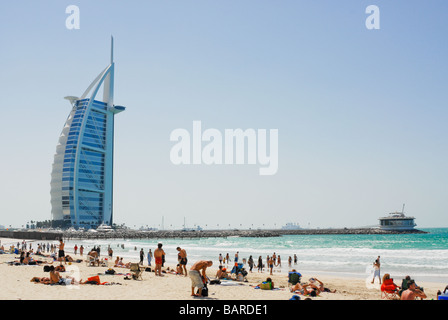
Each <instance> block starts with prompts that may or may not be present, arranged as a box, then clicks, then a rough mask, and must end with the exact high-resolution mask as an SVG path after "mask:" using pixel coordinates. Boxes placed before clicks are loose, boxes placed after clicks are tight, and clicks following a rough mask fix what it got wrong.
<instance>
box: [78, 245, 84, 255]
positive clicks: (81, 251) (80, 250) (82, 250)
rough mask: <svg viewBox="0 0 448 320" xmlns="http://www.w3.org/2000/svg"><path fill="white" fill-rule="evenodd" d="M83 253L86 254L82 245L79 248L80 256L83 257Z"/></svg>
mask: <svg viewBox="0 0 448 320" xmlns="http://www.w3.org/2000/svg"><path fill="white" fill-rule="evenodd" d="M83 252H84V247H83V246H82V245H81V246H80V247H79V254H80V255H81V257H82V254H83Z"/></svg>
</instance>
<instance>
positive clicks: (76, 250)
mask: <svg viewBox="0 0 448 320" xmlns="http://www.w3.org/2000/svg"><path fill="white" fill-rule="evenodd" d="M73 250H74V251H75V254H76V253H77V252H78V246H77V245H76V244H75V247H74V248H73ZM44 251H45V248H44Z"/></svg>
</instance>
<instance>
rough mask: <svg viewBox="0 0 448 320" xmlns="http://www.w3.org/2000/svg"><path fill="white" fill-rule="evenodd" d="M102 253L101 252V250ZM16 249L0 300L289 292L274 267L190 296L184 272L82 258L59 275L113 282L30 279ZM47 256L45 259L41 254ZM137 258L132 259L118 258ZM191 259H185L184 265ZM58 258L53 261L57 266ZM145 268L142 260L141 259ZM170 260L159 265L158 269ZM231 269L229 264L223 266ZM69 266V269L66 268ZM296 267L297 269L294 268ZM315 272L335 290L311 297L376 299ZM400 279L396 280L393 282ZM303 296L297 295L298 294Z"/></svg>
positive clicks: (353, 282) (278, 295)
mask: <svg viewBox="0 0 448 320" xmlns="http://www.w3.org/2000/svg"><path fill="white" fill-rule="evenodd" d="M1 240H2V243H3V244H4V245H5V249H8V248H9V245H6V244H7V243H17V242H21V240H14V239H1ZM67 254H69V255H70V256H72V257H73V258H74V259H85V253H84V257H81V256H79V255H76V256H75V255H74V254H72V253H70V252H68V253H67ZM33 257H34V258H35V259H37V260H44V259H45V258H43V257H40V256H33ZM102 257H103V258H104V257H105V256H104V254H103V255H102ZM17 258H18V255H17V254H0V277H1V279H0V300H95V299H101V300H128V299H131V300H142V299H143V300H198V299H203V300H206V299H208V300H210V299H213V300H288V299H290V298H291V297H292V296H293V294H294V293H291V292H290V290H289V287H288V282H287V280H288V275H287V273H285V272H283V273H281V272H274V274H273V275H272V276H270V275H269V273H268V272H263V273H258V272H257V271H256V270H255V272H253V273H249V274H248V275H247V280H248V282H237V281H228V284H229V285H210V284H209V285H208V289H209V296H208V297H207V298H195V297H191V280H190V278H189V277H185V276H181V275H175V274H170V273H166V274H164V276H163V277H156V276H155V274H154V272H143V274H142V278H143V280H125V279H124V278H125V275H116V274H115V275H106V274H104V272H105V271H106V270H107V269H108V268H107V267H92V266H87V264H86V263H85V262H81V263H72V264H71V265H68V264H67V265H66V268H67V272H61V275H62V276H63V277H66V276H67V275H69V274H70V273H71V274H72V275H74V276H75V277H76V278H78V279H82V281H85V280H87V279H88V278H89V277H92V276H96V275H98V274H100V276H99V277H100V281H101V282H108V283H114V284H110V285H90V284H81V285H76V284H75V285H68V286H63V285H53V286H50V285H44V284H39V283H33V282H30V280H31V279H32V278H33V277H48V276H49V273H48V272H44V271H43V266H42V265H36V266H29V265H17V266H12V265H9V264H8V263H7V262H9V261H17V260H18V259H17ZM47 260H48V261H51V259H47ZM124 262H125V263H126V262H138V261H124ZM193 263H194V261H189V262H188V265H187V270H189V268H190V267H191V265H192V264H193ZM58 264H59V262H54V265H55V266H56V265H58ZM109 266H110V267H112V268H113V269H114V270H115V271H116V272H117V273H123V274H126V273H128V272H129V269H126V268H119V267H113V262H110V263H109ZM144 266H145V267H146V266H147V265H146V264H144ZM167 267H169V268H170V269H171V268H173V267H175V266H174V265H165V267H164V268H163V269H164V270H166V269H167ZM217 268H218V264H217V263H216V262H214V265H213V266H212V267H211V268H209V269H207V275H208V277H209V278H210V279H214V277H215V274H216V271H217ZM229 269H231V268H229ZM69 270H72V271H69ZM298 271H299V272H300V270H298ZM267 277H271V278H272V280H273V282H274V284H275V287H276V288H279V289H278V290H271V291H267V290H260V289H255V288H254V287H255V286H256V285H257V284H259V283H261V282H262V281H264V280H265V279H266V278H267ZM311 277H315V278H318V279H319V280H321V281H322V282H323V283H324V284H325V287H327V288H329V289H331V290H336V292H335V293H327V292H324V293H321V294H320V295H319V296H318V297H312V298H311V299H312V300H381V292H380V288H379V284H378V283H376V284H375V285H371V284H370V281H371V279H359V278H352V277H347V278H345V277H334V276H328V275H319V274H303V278H302V282H304V281H307V279H309V278H311ZM395 282H396V283H397V284H398V285H400V284H401V279H397V280H396V281H395ZM417 283H418V284H419V285H420V286H422V287H424V290H425V293H426V294H427V296H428V298H427V299H428V300H431V299H434V300H435V299H436V297H437V291H438V290H443V289H444V288H445V286H446V285H447V284H443V283H435V282H434V283H433V282H420V281H418V279H417ZM305 298H306V297H304V296H301V299H305Z"/></svg>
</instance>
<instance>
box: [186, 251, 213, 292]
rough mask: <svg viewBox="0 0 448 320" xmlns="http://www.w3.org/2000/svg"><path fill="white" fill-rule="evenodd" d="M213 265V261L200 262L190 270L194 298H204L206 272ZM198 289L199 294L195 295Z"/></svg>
mask: <svg viewBox="0 0 448 320" xmlns="http://www.w3.org/2000/svg"><path fill="white" fill-rule="evenodd" d="M212 265H213V262H212V261H205V260H199V261H197V262H196V263H195V264H193V266H192V267H191V269H190V279H191V295H192V296H194V297H202V288H204V281H206V280H207V274H206V273H205V270H207V268H208V267H211V266H212ZM195 288H198V294H195V293H194V289H195Z"/></svg>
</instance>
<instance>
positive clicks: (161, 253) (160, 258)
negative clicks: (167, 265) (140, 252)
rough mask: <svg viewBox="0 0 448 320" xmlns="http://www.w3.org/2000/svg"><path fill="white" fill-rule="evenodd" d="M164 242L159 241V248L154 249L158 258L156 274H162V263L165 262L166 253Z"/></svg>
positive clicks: (156, 258) (155, 256)
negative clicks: (163, 247)
mask: <svg viewBox="0 0 448 320" xmlns="http://www.w3.org/2000/svg"><path fill="white" fill-rule="evenodd" d="M162 246H163V245H162V244H161V243H159V244H158V245H157V249H156V250H154V258H155V260H156V269H155V274H156V276H160V277H161V276H162V264H163V256H164V255H165V251H163V249H162Z"/></svg>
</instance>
